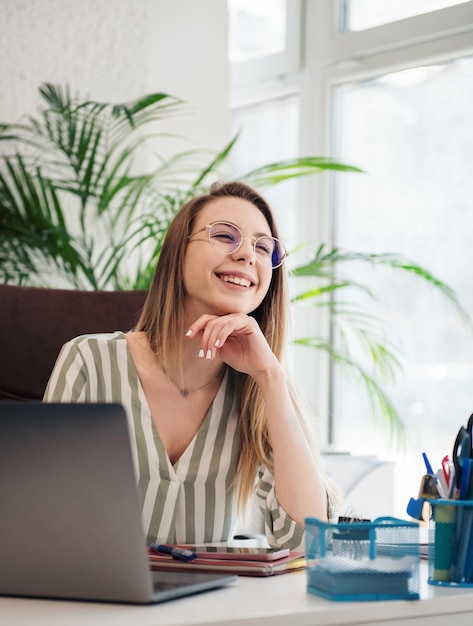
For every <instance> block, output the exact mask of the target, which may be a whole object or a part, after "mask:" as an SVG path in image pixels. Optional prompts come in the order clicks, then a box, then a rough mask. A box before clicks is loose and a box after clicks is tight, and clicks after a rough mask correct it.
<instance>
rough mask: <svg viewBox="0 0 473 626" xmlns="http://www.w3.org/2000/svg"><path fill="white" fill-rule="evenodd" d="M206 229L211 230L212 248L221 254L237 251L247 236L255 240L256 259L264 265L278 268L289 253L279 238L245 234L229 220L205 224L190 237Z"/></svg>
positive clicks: (210, 240)
mask: <svg viewBox="0 0 473 626" xmlns="http://www.w3.org/2000/svg"><path fill="white" fill-rule="evenodd" d="M204 230H208V231H209V242H210V245H211V246H212V248H213V249H214V250H216V251H217V252H220V253H221V254H232V253H233V252H236V251H237V250H238V249H239V248H240V246H241V244H242V243H243V238H244V237H245V236H246V237H250V238H251V239H253V240H254V241H253V250H254V253H255V257H256V260H257V261H258V263H259V264H260V265H262V266H263V267H271V268H272V269H276V267H279V266H280V265H282V263H283V262H284V259H285V258H286V257H287V255H288V252H287V251H286V249H285V248H284V246H283V244H282V243H281V242H280V241H279V239H276V238H275V237H269V236H268V235H263V236H262V237H254V236H253V235H243V233H242V232H241V230H240V229H239V228H238V227H237V226H235V225H234V224H230V223H229V222H214V223H213V224H207V226H204V228H201V229H200V230H198V231H197V232H196V233H193V234H192V235H189V237H188V239H190V238H191V237H194V235H197V234H198V233H202V232H203V231H204Z"/></svg>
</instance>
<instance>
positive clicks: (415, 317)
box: [332, 57, 473, 513]
mask: <svg viewBox="0 0 473 626" xmlns="http://www.w3.org/2000/svg"><path fill="white" fill-rule="evenodd" d="M337 98H338V101H339V109H338V110H339V122H338V123H339V124H340V128H339V137H340V146H339V154H340V157H341V159H342V160H345V161H347V162H356V163H359V164H361V165H362V167H363V168H364V169H365V170H366V171H367V172H368V176H360V177H358V178H357V177H351V178H349V179H347V180H345V181H341V180H340V189H339V192H340V193H339V201H338V202H337V206H336V209H335V222H336V225H335V228H334V236H335V243H336V244H337V245H339V246H340V247H342V248H345V249H348V250H360V251H364V252H386V251H396V252H398V253H400V254H402V255H403V256H405V257H406V258H408V259H412V260H414V261H415V262H417V263H418V264H420V265H421V266H423V267H425V268H428V269H429V271H431V272H432V273H433V274H434V275H435V276H438V277H440V278H441V279H442V280H443V281H445V282H447V283H448V284H449V285H451V286H452V287H453V288H454V289H455V291H456V292H457V293H458V294H459V295H460V296H461V299H462V304H463V305H464V307H465V308H466V310H467V311H468V313H469V314H470V315H471V316H473V296H472V292H471V288H470V285H471V282H472V280H473V269H470V268H473V252H472V247H471V240H472V237H473V222H472V219H471V198H472V197H473V179H472V178H471V175H470V172H469V163H470V161H471V154H473V122H472V121H471V115H470V106H469V102H470V101H471V98H473V57H467V58H461V59H456V60H452V61H450V62H448V63H443V64H436V65H430V66H421V67H416V68H412V69H409V70H403V71H400V72H394V73H390V74H385V75H384V76H382V77H379V78H376V79H372V80H368V81H360V82H354V83H347V84H345V85H343V86H341V87H339V88H338V89H337ZM353 271H354V272H355V273H354V274H353V275H352V276H351V277H352V279H353V280H358V281H359V280H362V281H365V282H367V283H368V284H369V285H370V288H371V289H372V290H373V292H375V293H376V295H377V300H376V302H374V303H373V302H372V301H371V300H370V301H368V300H366V302H365V306H368V307H369V311H370V313H372V314H373V315H376V316H378V317H379V318H381V319H383V320H385V324H384V326H385V328H386V329H387V330H388V332H389V337H390V338H392V339H393V340H395V342H396V344H397V345H398V346H399V348H400V350H399V352H400V356H401V359H402V361H403V364H404V369H403V371H402V372H401V373H400V374H399V375H398V376H397V382H396V385H395V386H394V387H388V388H387V391H388V393H389V395H390V396H391V398H392V399H393V401H394V402H395V405H396V407H397V409H398V410H399V412H400V415H401V417H402V418H403V420H404V422H405V424H406V427H407V433H408V439H407V442H406V448H405V449H404V450H403V451H402V452H399V451H398V450H397V449H390V446H389V442H388V441H386V435H385V433H384V431H382V430H380V429H379V428H372V427H370V420H371V418H370V417H369V415H370V407H369V406H368V402H367V400H366V398H363V397H360V391H359V389H358V388H357V387H356V386H355V385H354V384H353V382H352V381H351V380H347V379H346V378H344V376H343V375H342V373H341V372H340V371H339V370H338V369H337V368H334V377H333V396H332V413H333V416H334V418H333V419H334V429H333V430H334V444H335V446H336V447H337V448H338V449H340V448H341V449H352V448H353V442H356V443H355V445H356V448H357V450H358V452H360V453H366V454H370V453H371V454H373V453H376V452H378V453H379V452H380V451H382V453H381V454H382V456H383V457H386V456H387V455H389V456H391V457H393V460H397V461H398V462H399V463H398V465H399V467H398V471H397V477H398V479H399V480H400V482H401V484H402V483H403V484H405V485H410V484H411V483H410V477H412V476H416V475H419V476H420V474H421V473H422V472H423V471H424V469H423V468H422V458H421V452H422V451H426V452H427V453H428V455H429V457H430V458H431V459H432V461H433V462H435V464H436V465H438V466H440V461H441V459H442V458H443V456H444V455H445V454H447V453H449V454H451V449H450V448H452V447H453V438H454V435H455V433H456V430H457V429H458V427H459V426H460V423H461V422H462V421H464V422H465V423H466V421H467V418H468V416H469V415H470V413H471V412H473V402H472V397H471V381H472V379H473V360H472V354H473V335H472V333H471V329H469V328H468V326H467V325H466V324H465V323H462V322H461V319H460V317H459V315H458V313H457V312H456V310H455V309H454V307H453V306H452V305H451V304H450V303H448V302H447V301H446V300H445V299H443V298H441V297H439V296H438V294H436V293H434V292H433V291H432V290H429V289H428V288H427V287H425V286H422V285H421V284H420V283H419V282H418V281H416V280H415V279H412V280H411V279H406V278H403V279H401V278H400V277H395V276H393V275H392V274H390V273H389V272H383V271H382V270H379V269H378V270H376V272H373V271H369V269H368V270H367V269H366V268H363V269H360V268H359V267H356V268H353ZM360 272H362V275H360ZM354 298H356V295H355V294H354V295H353V298H352V300H353V299H354ZM363 432H370V437H369V438H366V437H360V433H363ZM410 489H411V491H412V493H411V494H409V493H408V492H407V491H403V490H402V489H401V490H400V493H399V502H398V507H399V513H402V512H403V511H402V508H403V506H404V510H405V506H406V504H407V501H408V499H409V495H413V496H416V495H417V485H415V483H414V485H413V486H411V487H410Z"/></svg>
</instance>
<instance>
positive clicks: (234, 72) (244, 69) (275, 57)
mask: <svg viewBox="0 0 473 626" xmlns="http://www.w3.org/2000/svg"><path fill="white" fill-rule="evenodd" d="M301 24H302V0H287V4H286V41H285V49H284V51H283V52H280V53H276V54H269V55H267V56H261V57H258V58H256V59H250V60H248V61H240V62H238V63H230V87H231V91H232V90H238V89H239V88H241V87H250V88H251V87H252V86H257V85H259V84H261V83H262V82H263V83H268V82H271V81H276V80H278V79H280V78H283V77H285V76H287V75H289V74H294V73H296V72H298V71H299V70H300V67H301V61H302V45H301V43H302V40H301V37H300V34H301Z"/></svg>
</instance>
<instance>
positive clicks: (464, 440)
mask: <svg viewBox="0 0 473 626" xmlns="http://www.w3.org/2000/svg"><path fill="white" fill-rule="evenodd" d="M472 428H473V414H472V415H471V416H470V418H469V420H468V425H467V427H466V428H465V427H464V426H461V427H460V430H459V431H458V434H457V437H456V439H455V444H454V446H453V454H452V459H453V465H454V467H455V481H454V485H455V487H454V497H455V499H457V500H458V499H460V500H463V499H464V498H465V497H466V495H467V493H468V490H469V486H470V478H471V471H472V440H471V437H472Z"/></svg>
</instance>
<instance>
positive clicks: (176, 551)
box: [149, 543, 197, 563]
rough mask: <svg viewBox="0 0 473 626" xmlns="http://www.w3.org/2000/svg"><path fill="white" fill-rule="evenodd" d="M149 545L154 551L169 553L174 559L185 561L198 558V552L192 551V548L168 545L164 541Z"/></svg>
mask: <svg viewBox="0 0 473 626" xmlns="http://www.w3.org/2000/svg"><path fill="white" fill-rule="evenodd" d="M149 547H150V548H151V550H153V552H157V553H161V554H169V555H170V556H172V558H173V559H176V560H177V561H184V562H185V563H188V562H189V561H193V560H194V559H196V558H197V554H196V553H195V552H192V550H186V549H184V548H177V547H176V546H167V545H165V544H162V543H159V544H158V543H152V544H151V545H150V546H149Z"/></svg>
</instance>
